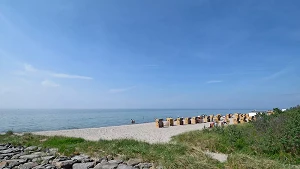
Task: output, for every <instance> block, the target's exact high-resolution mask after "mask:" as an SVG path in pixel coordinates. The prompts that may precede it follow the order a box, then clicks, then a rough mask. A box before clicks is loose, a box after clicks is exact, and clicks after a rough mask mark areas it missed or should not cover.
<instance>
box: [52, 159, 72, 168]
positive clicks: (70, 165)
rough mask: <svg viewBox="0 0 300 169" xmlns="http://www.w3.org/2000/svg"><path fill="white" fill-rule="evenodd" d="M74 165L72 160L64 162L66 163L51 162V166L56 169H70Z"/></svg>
mask: <svg viewBox="0 0 300 169" xmlns="http://www.w3.org/2000/svg"><path fill="white" fill-rule="evenodd" d="M74 163H75V161H73V160H66V161H58V162H55V161H53V162H52V164H53V165H55V166H56V167H57V168H64V169H71V168H72V165H73V164H74Z"/></svg>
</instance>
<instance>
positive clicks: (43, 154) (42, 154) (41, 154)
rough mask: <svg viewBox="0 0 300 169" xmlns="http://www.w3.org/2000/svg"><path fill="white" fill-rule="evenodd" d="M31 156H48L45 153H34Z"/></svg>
mask: <svg viewBox="0 0 300 169" xmlns="http://www.w3.org/2000/svg"><path fill="white" fill-rule="evenodd" d="M31 155H38V156H40V157H42V156H46V155H47V154H46V153H43V152H34V153H32V154H31Z"/></svg>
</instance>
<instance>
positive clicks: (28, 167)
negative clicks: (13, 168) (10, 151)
mask: <svg viewBox="0 0 300 169" xmlns="http://www.w3.org/2000/svg"><path fill="white" fill-rule="evenodd" d="M36 166H38V163H36V162H29V163H25V164H22V165H20V166H19V169H32V168H33V167H36Z"/></svg>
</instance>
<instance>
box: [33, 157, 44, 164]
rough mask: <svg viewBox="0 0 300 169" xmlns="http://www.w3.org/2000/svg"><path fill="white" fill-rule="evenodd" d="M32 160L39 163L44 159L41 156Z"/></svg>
mask: <svg viewBox="0 0 300 169" xmlns="http://www.w3.org/2000/svg"><path fill="white" fill-rule="evenodd" d="M31 161H32V162H37V163H41V162H42V159H41V158H40V157H39V158H34V159H32V160H31Z"/></svg>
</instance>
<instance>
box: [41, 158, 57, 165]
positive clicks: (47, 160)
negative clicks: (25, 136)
mask: <svg viewBox="0 0 300 169" xmlns="http://www.w3.org/2000/svg"><path fill="white" fill-rule="evenodd" d="M54 158H55V157H54V156H45V157H41V160H42V163H41V164H48V163H49V161H50V160H53V159H54Z"/></svg>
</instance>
